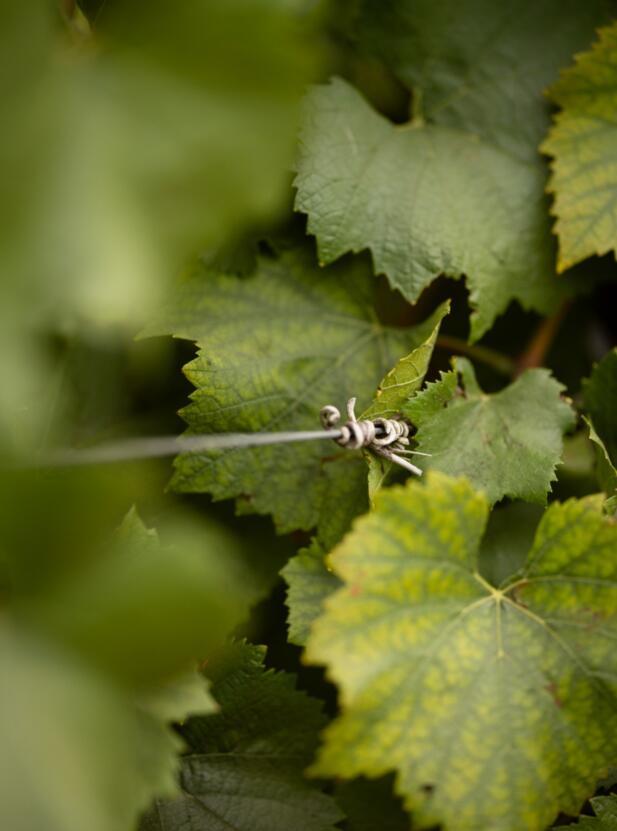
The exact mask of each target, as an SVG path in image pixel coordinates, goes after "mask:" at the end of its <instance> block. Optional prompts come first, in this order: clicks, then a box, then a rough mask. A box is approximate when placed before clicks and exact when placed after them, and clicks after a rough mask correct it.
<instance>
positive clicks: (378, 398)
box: [336, 302, 450, 542]
mask: <svg viewBox="0 0 617 831" xmlns="http://www.w3.org/2000/svg"><path fill="white" fill-rule="evenodd" d="M449 311H450V303H449V302H446V303H442V305H441V306H440V307H439V308H438V309H437V310H436V311H435V313H434V315H433V319H436V320H437V322H436V324H435V328H434V329H433V331H432V332H431V334H430V335H429V337H428V338H427V339H426V340H425V341H424V343H421V344H420V345H419V346H417V347H416V348H415V349H414V350H413V351H412V352H410V353H409V355H405V356H404V357H403V358H401V359H400V361H398V362H397V363H396V365H395V366H394V367H393V368H392V369H391V370H390V372H388V374H387V375H386V377H385V378H384V379H383V380H382V381H381V383H380V384H379V387H378V388H377V394H376V395H375V398H374V399H373V402H372V404H371V405H370V407H369V408H368V410H365V412H363V413H362V416H361V418H363V419H370V420H373V419H376V418H397V417H398V416H400V415H401V412H402V410H403V405H404V404H405V403H406V402H407V401H408V400H409V399H410V398H411V397H412V396H414V395H415V394H416V393H417V392H418V390H419V389H420V387H421V386H422V384H423V383H424V378H425V376H426V373H427V371H428V366H429V363H430V360H431V357H432V355H433V349H434V348H435V342H436V340H437V335H438V334H439V327H440V326H441V321H442V319H443V317H444V316H445V315H446V314H448V312H449ZM365 458H366V462H367V464H368V468H369V473H368V491H369V499H371V500H372V499H373V497H374V495H375V494H376V493H377V491H378V490H379V488H380V487H381V486H382V485H383V483H384V482H385V480H386V478H387V476H388V474H389V473H390V471H391V469H392V463H391V462H388V461H387V460H385V459H380V458H378V457H377V456H374V455H373V454H372V453H365ZM336 542H338V540H336Z"/></svg>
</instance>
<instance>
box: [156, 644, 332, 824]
mask: <svg viewBox="0 0 617 831" xmlns="http://www.w3.org/2000/svg"><path fill="white" fill-rule="evenodd" d="M264 655H265V648H263V647H255V646H249V645H246V644H236V645H235V646H233V647H232V649H231V652H230V654H228V655H226V656H223V657H222V658H221V659H219V660H218V661H216V660H215V661H214V662H212V663H210V664H209V665H208V674H209V676H210V678H211V679H212V682H213V686H212V694H213V696H214V698H215V699H216V700H217V701H218V703H219V705H220V713H218V714H215V715H210V716H204V717H200V718H193V719H191V720H190V721H188V722H187V724H186V725H184V727H182V729H181V732H182V735H183V736H184V737H185V739H186V740H187V741H188V743H189V746H190V752H189V754H188V755H187V756H185V757H183V760H182V771H181V776H180V781H181V787H182V792H183V793H182V795H181V796H180V797H178V798H177V799H175V800H173V801H168V802H163V801H158V802H157V804H156V807H155V808H154V809H153V810H152V811H151V812H150V814H149V815H148V816H146V818H145V819H144V821H143V823H142V825H141V829H142V831H180V829H183V828H191V829H194V831H219V830H220V829H234V831H279V829H280V831H288V829H290V828H294V829H298V831H333V826H334V824H335V823H336V822H338V821H339V820H340V819H341V818H342V815H341V813H340V811H339V809H338V808H337V806H336V805H335V803H334V801H333V800H332V798H331V797H329V796H326V795H325V794H323V793H322V792H321V791H320V790H319V788H318V787H317V786H316V785H311V784H310V783H308V782H306V781H305V780H304V779H303V776H302V771H303V769H304V767H305V766H306V764H307V763H308V762H309V761H310V759H311V757H312V754H313V751H314V749H315V745H316V743H317V735H318V731H319V729H320V728H321V727H322V726H323V723H324V717H323V715H322V713H321V705H320V703H319V702H317V701H315V700H313V699H310V698H309V697H308V696H306V695H305V694H304V693H301V692H298V691H297V690H295V688H294V677H293V676H291V675H288V674H285V673H282V672H273V671H272V670H268V671H266V670H265V669H264V667H263V659H264Z"/></svg>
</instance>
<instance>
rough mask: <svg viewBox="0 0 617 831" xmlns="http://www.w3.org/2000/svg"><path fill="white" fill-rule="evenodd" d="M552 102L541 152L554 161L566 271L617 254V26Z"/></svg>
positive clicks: (569, 73)
mask: <svg viewBox="0 0 617 831" xmlns="http://www.w3.org/2000/svg"><path fill="white" fill-rule="evenodd" d="M550 96H551V98H552V99H553V101H555V103H556V104H558V105H559V106H560V107H561V108H562V111H561V112H560V113H559V114H558V115H557V116H556V118H555V124H554V126H553V128H552V129H551V132H550V134H549V136H548V138H547V139H546V141H545V142H544V144H543V145H542V150H543V151H544V152H545V153H548V154H549V155H551V156H553V161H552V163H551V168H552V175H551V180H550V183H549V189H550V190H551V191H552V192H553V193H554V196H555V203H554V207H553V213H554V215H555V216H556V218H557V221H556V223H555V230H556V233H557V235H558V237H559V259H558V267H559V270H560V271H564V270H565V269H566V268H569V267H570V266H571V265H574V264H575V263H578V262H580V261H581V260H584V259H585V258H586V257H590V256H591V255H592V254H606V253H607V252H609V251H613V252H615V251H617V154H616V153H615V148H616V147H617V22H616V23H614V24H613V25H612V26H609V27H607V28H605V29H601V30H600V33H599V39H598V40H597V41H596V43H595V44H594V46H593V48H592V49H591V50H590V51H589V52H584V53H583V54H581V55H578V56H577V59H576V64H575V66H573V67H571V68H570V69H567V70H566V71H564V72H563V73H562V76H561V78H560V80H559V81H558V82H557V83H556V84H554V85H553V87H551V90H550Z"/></svg>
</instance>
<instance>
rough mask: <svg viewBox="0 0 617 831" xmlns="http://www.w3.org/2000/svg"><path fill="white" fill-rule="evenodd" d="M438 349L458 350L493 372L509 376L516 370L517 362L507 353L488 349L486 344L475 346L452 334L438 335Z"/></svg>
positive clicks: (436, 344)
mask: <svg viewBox="0 0 617 831" xmlns="http://www.w3.org/2000/svg"><path fill="white" fill-rule="evenodd" d="M435 346H437V347H438V348H440V349H447V350H449V351H450V352H458V353H460V354H461V355H467V356H468V357H470V358H473V359H474V360H476V361H479V362H480V363H483V364H486V365H487V366H490V367H491V368H492V369H494V370H495V372H498V373H499V374H500V375H506V376H507V377H508V378H511V377H512V376H513V375H514V374H515V373H516V370H517V364H516V362H515V361H513V360H512V359H511V358H508V356H507V355H504V354H503V353H501V352H497V350H496V349H490V348H489V347H488V346H476V345H475V344H471V343H467V341H466V340H463V338H457V337H454V336H453V335H439V336H438V338H437V341H436V343H435Z"/></svg>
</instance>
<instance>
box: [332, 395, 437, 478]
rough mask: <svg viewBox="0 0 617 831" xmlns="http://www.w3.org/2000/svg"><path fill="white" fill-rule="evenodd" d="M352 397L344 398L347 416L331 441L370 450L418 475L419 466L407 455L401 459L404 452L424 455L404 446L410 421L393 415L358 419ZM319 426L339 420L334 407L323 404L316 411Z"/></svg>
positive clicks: (337, 412)
mask: <svg viewBox="0 0 617 831" xmlns="http://www.w3.org/2000/svg"><path fill="white" fill-rule="evenodd" d="M355 408H356V399H355V398H350V399H349V401H348V402H347V418H348V420H347V421H346V422H345V423H344V424H343V425H341V426H340V427H339V428H338V429H339V430H340V436H338V437H337V438H335V439H334V441H335V442H336V443H337V444H339V445H340V446H341V447H345V448H347V449H349V450H358V449H359V448H361V447H363V448H366V449H367V450H369V451H370V452H372V453H374V454H375V455H376V456H381V457H382V458H384V459H387V460H388V461H390V462H394V463H395V464H398V465H400V466H401V467H404V468H405V469H406V470H409V471H410V472H411V473H415V474H416V476H421V475H422V471H421V470H420V468H419V467H416V466H415V465H413V464H411V462H409V461H408V460H407V459H403V458H402V456H401V454H404V455H412V454H418V455H426V454H420V453H418V451H414V450H408V449H407V448H408V445H409V430H410V425H409V424H408V423H407V422H406V421H404V420H403V419H396V418H375V419H372V420H369V419H363V420H362V421H358V419H357V418H356V414H355ZM319 416H320V419H321V424H322V427H323V428H324V429H325V430H331V429H332V428H334V427H335V426H336V425H337V424H338V423H339V421H340V420H341V414H340V412H339V410H338V409H337V407H334V406H333V405H332V404H327V405H326V406H325V407H322V409H321V412H320V414H319Z"/></svg>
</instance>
